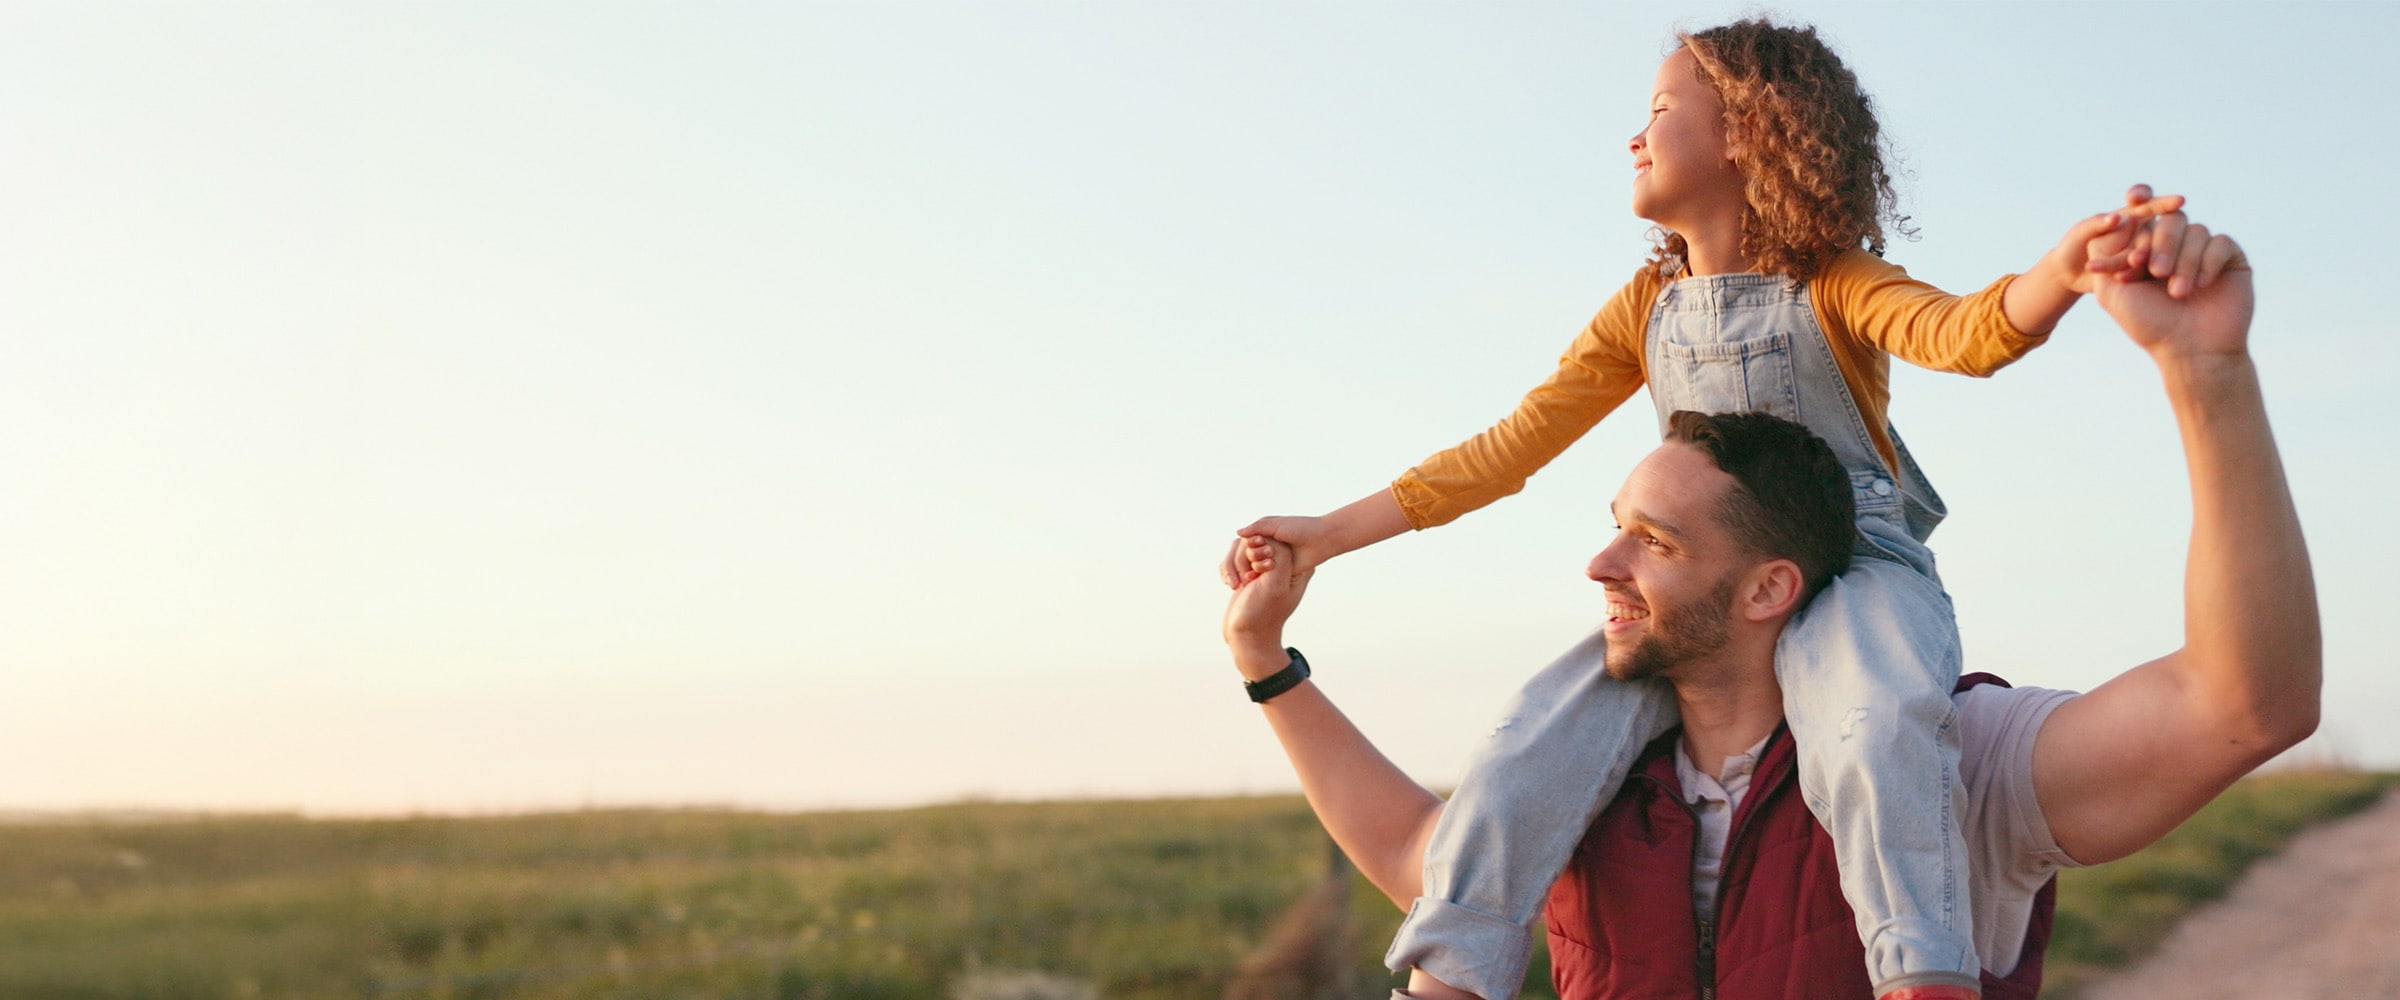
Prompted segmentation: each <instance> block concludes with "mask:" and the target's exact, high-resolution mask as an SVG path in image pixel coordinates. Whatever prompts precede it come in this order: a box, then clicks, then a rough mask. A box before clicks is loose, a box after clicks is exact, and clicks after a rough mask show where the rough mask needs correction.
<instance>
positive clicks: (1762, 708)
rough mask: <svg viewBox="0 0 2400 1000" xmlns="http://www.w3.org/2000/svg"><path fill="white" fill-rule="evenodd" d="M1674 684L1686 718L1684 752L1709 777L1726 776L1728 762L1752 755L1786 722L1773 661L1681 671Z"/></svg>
mask: <svg viewBox="0 0 2400 1000" xmlns="http://www.w3.org/2000/svg"><path fill="white" fill-rule="evenodd" d="M1769 655H1770V657H1771V656H1772V654H1771V653H1770V654H1769ZM1695 666H1698V665H1695ZM1673 683H1674V685H1675V707H1676V708H1677V709H1678V710H1680V711H1681V712H1682V713H1683V752H1684V753H1685V754H1686V755H1688V756H1690V757H1691V758H1692V764H1693V766H1696V767H1698V768H1699V769H1700V770H1702V771H1705V772H1707V773H1709V774H1716V773H1719V772H1720V771H1723V770H1724V768H1725V758H1727V757H1733V756H1736V755H1739V754H1743V753H1747V752H1749V750H1750V748H1751V747H1753V746H1756V745H1758V741H1760V740H1763V739H1766V738H1767V734H1769V733H1772V732H1774V731H1775V727H1776V725H1778V724H1780V723H1781V722H1782V721H1783V686H1782V685H1780V684H1777V683H1776V682H1775V671H1774V669H1773V665H1772V660H1770V661H1769V663H1768V665H1767V666H1765V667H1763V668H1762V667H1758V666H1755V665H1753V666H1749V667H1730V668H1724V669H1705V668H1703V669H1692V670H1688V671H1679V672H1678V674H1677V675H1676V676H1675V677H1674V678H1673Z"/></svg>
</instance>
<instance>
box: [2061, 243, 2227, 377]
mask: <svg viewBox="0 0 2400 1000" xmlns="http://www.w3.org/2000/svg"><path fill="white" fill-rule="evenodd" d="M2175 240H2176V245H2175V247H2174V248H2173V251H2172V253H2171V254H2167V253H2166V252H2165V251H2153V252H2152V253H2151V254H2150V258H2149V259H2150V260H2151V261H2153V262H2155V261H2158V260H2159V259H2161V257H2162V255H2163V256H2171V257H2172V258H2173V261H2174V270H2173V271H2172V272H2170V273H2171V274H2173V278H2171V279H2170V280H2169V281H2168V282H2164V283H2162V282H2158V281H2135V282H2133V283H2130V284H2120V283H2118V282H2115V281H2102V282H2100V287H2099V288H2098V289H2097V291H2096V293H2095V294H2097V295H2098V297H2099V299H2100V308H2102V309H2105V310H2108V314H2109V316H2110V317H2112V318H2114V319H2115V320H2116V321H2117V325H2118V326H2121V327H2124V328H2125V334H2126V336H2129V337H2132V338H2133V342H2134V343H2135V344H2137V345H2139V346H2140V347H2141V348H2142V350H2144V351H2148V352H2149V353H2150V356H2151V357H2153V358H2155V359H2157V360H2159V361H2161V362H2166V361H2170V360H2187V361H2188V360H2199V359H2204V358H2209V357H2218V358H2223V357H2236V356H2240V355H2242V354H2246V353H2248V351H2249V347H2250V314H2251V312H2252V309H2253V307H2254V306H2255V304H2256V297H2255V294H2254V292H2253V290H2252V288H2251V281H2250V262H2249V261H2248V260H2247V259H2245V258H2244V257H2243V255H2242V248H2241V247H2240V246H2239V245H2237V244H2236V243H2234V242H2233V238H2232V237H2230V236H2220V235H2212V234H2211V233H2210V232H2209V231H2208V227H2207V226H2201V225H2180V224H2179V225H2177V226H2176V227H2175ZM2178 288H2180V289H2182V290H2183V291H2182V292H2181V294H2177V289H2178Z"/></svg>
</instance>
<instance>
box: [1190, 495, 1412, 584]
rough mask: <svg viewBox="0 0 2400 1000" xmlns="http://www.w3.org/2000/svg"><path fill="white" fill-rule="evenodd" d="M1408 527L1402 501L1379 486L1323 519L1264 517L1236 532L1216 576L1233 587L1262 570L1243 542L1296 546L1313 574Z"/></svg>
mask: <svg viewBox="0 0 2400 1000" xmlns="http://www.w3.org/2000/svg"><path fill="white" fill-rule="evenodd" d="M1407 530H1408V516H1407V515H1406V514H1404V513H1402V512H1401V510H1400V501H1399V500H1398V499H1397V498H1395V497H1393V496H1392V491H1391V490H1389V489H1383V490H1377V491H1375V492H1373V493H1370V494H1367V495H1366V496H1364V497H1361V498H1359V499H1358V500H1357V501H1355V502H1353V503H1351V504H1349V505H1348V506H1345V507H1342V508H1341V509H1339V510H1335V511H1333V512H1332V513H1329V514H1326V515H1325V516H1323V517H1262V518H1259V519H1258V520H1256V521H1252V522H1250V524H1249V525H1248V526H1246V527H1244V528H1242V530H1240V531H1238V532H1235V534H1236V535H1237V536H1239V537H1236V538H1235V539H1234V540H1233V547H1232V548H1231V549H1229V550H1227V551H1226V553H1225V563H1224V565H1223V566H1221V567H1219V569H1218V572H1217V575H1218V577H1219V578H1220V579H1223V580H1224V581H1225V585H1226V586H1229V587H1240V586H1241V585H1242V584H1245V583H1248V582H1250V579H1251V578H1252V577H1254V576H1256V575H1257V573H1258V571H1257V570H1253V569H1252V568H1251V564H1250V561H1249V560H1248V559H1246V558H1245V557H1244V552H1245V548H1244V543H1245V541H1246V540H1247V539H1252V538H1272V539H1274V540H1276V541H1278V542H1282V543H1283V544H1285V545H1288V546H1291V549H1292V559H1293V561H1294V562H1296V563H1297V564H1298V565H1296V566H1293V567H1292V569H1293V570H1294V571H1296V572H1302V573H1305V572H1308V571H1310V570H1313V569H1316V568H1317V566H1318V565H1319V564H1321V563H1323V562H1324V561H1325V560H1327V559H1331V558H1333V557H1335V556H1338V555H1341V554H1342V553H1344V552H1349V551H1352V550H1354V549H1363V548H1366V547H1367V546H1369V545H1373V544H1375V543H1376V542H1380V541H1383V540H1384V539H1386V538H1390V537H1392V536H1393V535H1397V534H1399V533H1401V532H1403V531H1407Z"/></svg>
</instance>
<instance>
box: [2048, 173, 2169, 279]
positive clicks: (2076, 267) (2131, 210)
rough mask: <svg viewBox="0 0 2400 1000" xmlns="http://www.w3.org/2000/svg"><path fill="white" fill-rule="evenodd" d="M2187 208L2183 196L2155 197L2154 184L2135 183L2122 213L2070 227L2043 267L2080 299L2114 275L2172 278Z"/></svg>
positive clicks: (2099, 217)
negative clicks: (2149, 271) (2150, 273)
mask: <svg viewBox="0 0 2400 1000" xmlns="http://www.w3.org/2000/svg"><path fill="white" fill-rule="evenodd" d="M2183 203H2184V199H2183V196H2182V195H2179V194H2170V195H2166V196H2164V197H2156V196H2153V195H2152V193H2151V191H2150V185H2148V184H2136V185H2134V186H2132V187H2130V188H2127V189H2125V207H2124V208H2121V209H2118V210H2116V211H2114V212H2104V213H2102V214H2099V215H2095V216H2092V217H2091V218H2088V219H2085V220H2083V221H2081V222H2078V223H2076V224H2075V225H2074V226H2072V227H2070V228H2069V229H2068V230H2067V235H2066V236H2064V237H2062V238H2061V239H2060V240H2059V241H2058V246H2056V247H2054V248H2052V249H2051V251H2050V253H2049V254H2048V255H2047V256H2046V257H2045V258H2044V259H2043V264H2044V265H2047V266H2048V267H2050V268H2051V269H2052V273H2053V274H2054V275H2056V276H2057V278H2058V280H2060V281H2061V282H2063V283H2064V284H2065V287H2066V290H2067V291H2070V292H2073V293H2075V294H2078V295H2086V294H2090V293H2091V292H2092V291H2094V290H2095V289H2096V288H2097V286H2098V285H2099V284H2100V283H2102V282H2103V281H2105V280H2106V278H2107V276H2110V275H2114V276H2115V277H2116V280H2118V281H2137V280H2140V278H2141V277H2142V274H2143V272H2144V269H2145V268H2157V269H2158V270H2157V272H2156V274H2155V276H2156V277H2161V278H2164V277H2167V276H2169V275H2172V274H2174V273H2176V267H2177V264H2178V261H2177V259H2176V257H2177V253H2176V252H2177V250H2178V249H2179V248H2180V247H2181V245H2182V244H2181V237H2180V235H2179V234H2180V233H2181V232H2182V230H2183V227H2184V217H2183ZM2162 250H2163V251H2164V252H2163V253H2162V252H2161V251H2162ZM2173 290H2174V289H2173V288H2172V287H2170V289H2169V291H2173ZM2178 294H2179V295H2180V293H2178Z"/></svg>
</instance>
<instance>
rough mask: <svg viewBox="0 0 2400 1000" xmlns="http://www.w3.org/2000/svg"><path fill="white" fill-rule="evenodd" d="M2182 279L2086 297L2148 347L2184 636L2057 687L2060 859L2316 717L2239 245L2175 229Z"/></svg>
mask: <svg viewBox="0 0 2400 1000" xmlns="http://www.w3.org/2000/svg"><path fill="white" fill-rule="evenodd" d="M2183 241H2184V245H2183V247H2182V252H2183V254H2184V255H2185V257H2184V259H2185V260H2186V261H2197V262H2198V263H2197V267H2196V270H2197V276H2198V278H2199V280H2198V281H2196V282H2194V283H2193V284H2192V285H2188V286H2185V287H2188V288H2190V291H2188V292H2187V293H2186V295H2185V296H2184V297H2182V298H2175V297H2172V296H2170V295H2169V294H2168V288H2167V285H2166V283H2165V282H2160V281H2142V282H2138V283H2132V284H2123V283H2118V282H2115V281H2104V282H2102V283H2101V286H2100V288H2099V290H2098V292H2097V295H2098V298H2099V300H2100V304H2101V307H2102V308H2104V309H2106V310H2108V314H2109V315H2110V316H2111V317H2114V318H2115V319H2116V320H2117V323H2118V324H2119V325H2120V326H2123V327H2124V328H2125V332H2126V333H2127V335H2129V336H2131V337H2132V338H2133V340H2134V343H2135V344H2137V345H2139V346H2140V347H2141V348H2142V349H2143V350H2145V351H2147V352H2148V353H2149V355H2150V357H2151V359H2152V360H2153V361H2155V362H2156V363H2157V364H2158V369H2159V374H2160V375H2161V377H2162V378H2163V379H2164V380H2165V382H2166V388H2167V399H2168V401H2169V403H2170V404H2171V405H2172V406H2173V408H2174V411H2175V422H2176V425H2177V427H2178V428H2180V430H2181V431H2182V436H2183V450H2184V457H2185V460H2186V461H2187V462H2188V463H2189V465H2190V467H2191V480H2192V543H2191V553H2190V558H2189V564H2188V565H2187V566H2186V568H2185V571H2184V628H2183V631H2184V643H2183V648H2181V649H2178V650H2176V651H2175V652H2172V653H2169V654H2167V655H2166V656H2163V657H2160V658H2158V659H2156V660H2153V661H2151V662H2149V663H2145V664H2142V665H2141V666H2139V667H2136V668H2134V669H2133V670H2130V671H2128V672H2126V673H2125V674H2123V675H2121V676H2119V677H2117V678H2115V679H2114V680H2111V681H2109V682H2108V683H2106V684H2103V685H2101V686H2100V687H2099V688H2098V689H2096V690H2094V691H2092V692H2091V693H2090V694H2087V695H2084V696H2083V697H2080V698H2076V699H2074V700H2072V701H2069V702H2067V703H2066V704H2064V705H2061V706H2060V707H2059V709H2058V710H2057V712H2055V713H2054V714H2052V715H2051V717H2050V719H2049V722H2048V723H2047V724H2046V725H2045V726H2044V727H2043V729H2042V732H2041V734H2040V736H2039V738H2038V739H2037V741H2036V743H2035V746H2034V783H2035V785H2034V787H2035V789H2036V792H2037V795H2038V797H2039V799H2040V802H2041V806H2042V812H2043V814H2044V816H2045V817H2047V818H2048V820H2049V825H2050V828H2051V830H2052V832H2053V833H2054V834H2055V835H2056V837H2057V839H2058V845H2059V847H2060V848H2061V849H2063V850H2065V851H2066V852H2067V854H2068V855H2069V856H2071V857H2073V858H2075V859H2076V860H2077V861H2081V862H2084V863H2086V864H2096V863H2099V862H2102V861H2109V860H2112V859H2115V858H2119V857H2123V856H2125V855H2127V854H2130V853H2132V852H2134V851H2136V850H2139V849H2140V848H2142V847H2144V846H2147V845H2148V844H2150V843H2151V842H2153V841H2155V840H2157V839H2158V838H2159V837H2160V836H2163V835H2164V834H2165V833H2166V832H2167V831H2168V830H2171V829H2174V827H2175V825H2176V824H2178V823H2181V822H2182V821H2183V820H2184V819H2186V818H2187V817H2189V816H2191V814H2192V813H2193V812H2194V811H2196V810H2198V809H2199V808H2200V807H2201V806H2202V805H2205V804H2207V802H2208V801H2209V800H2210V799H2212V798H2215V797H2216V795H2217V793H2219V792H2222V791H2224V789H2225V787H2226V786H2227V785H2230V784H2232V783H2233V781H2234V780H2235V779H2237V778H2240V777H2241V776H2242V775H2244V774H2247V773H2249V772H2250V770H2251V769H2253V768H2256V767H2257V766H2258V765H2260V764H2263V763H2265V762H2266V761H2267V760H2268V759H2269V758H2272V757H2274V756H2275V755H2276V754H2278V753H2281V752H2283V751H2284V750H2286V749H2288V748H2290V747H2291V746H2292V745H2293V744H2296V743H2298V742H2300V741H2301V740H2302V739H2305V738H2307V736H2308V734H2309V733H2311V732H2313V731H2315V729H2316V725H2317V714H2318V699H2319V689H2320V687H2321V686H2322V682H2323V665H2322V660H2323V653H2322V642H2321V640H2320V637H2319V634H2318V625H2317V597H2316V586H2315V583H2314V582H2313V580H2312V578H2311V576H2310V571H2309V564H2308V547H2307V545H2306V543H2305V542H2304V541H2303V540H2302V539H2301V535H2300V519H2299V515H2298V514H2297V513H2296V512H2295V510H2294V509H2293V506H2292V496H2291V490H2290V489H2289V487H2288V486H2287V485H2286V484H2285V482H2284V474H2283V463H2282V460H2281V459H2280V458H2279V457H2278V456H2277V454H2276V450H2275V438H2274V434H2273V433H2272V432H2271V431H2270V430H2269V429H2268V427H2267V413H2266V405H2265V401H2264V399H2263V397H2262V396H2261V394H2260V391H2259V383H2258V371H2257V369H2256V368H2255V367H2254V366H2253V365H2252V363H2251V357H2250V350H2249V334H2250V318H2251V312H2252V306H2253V301H2254V300H2253V295H2252V288H2251V275H2250V269H2249V266H2248V264H2247V263H2246V262H2245V261H2244V260H2243V258H2242V254H2241V250H2240V248H2239V247H2237V246H2235V245H2234V243H2233V241H2232V240H2230V239H2228V238H2226V237H2223V236H2213V237H2212V236H2210V235H2209V233H2208V231H2207V230H2206V229H2204V228H2202V227H2199V226H2193V227H2190V228H2189V229H2187V230H2185V231H2184V233H2183Z"/></svg>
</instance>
